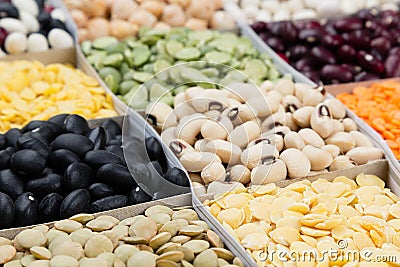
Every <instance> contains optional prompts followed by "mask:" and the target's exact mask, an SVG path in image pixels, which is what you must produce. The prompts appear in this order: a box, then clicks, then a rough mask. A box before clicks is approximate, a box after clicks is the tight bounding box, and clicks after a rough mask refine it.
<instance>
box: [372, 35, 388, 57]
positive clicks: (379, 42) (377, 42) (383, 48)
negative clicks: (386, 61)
mask: <svg viewBox="0 0 400 267" xmlns="http://www.w3.org/2000/svg"><path fill="white" fill-rule="evenodd" d="M371 48H372V49H374V50H376V51H378V52H379V54H381V55H386V54H387V53H388V52H389V50H390V48H391V43H390V41H389V40H388V39H387V38H385V37H377V38H375V39H373V40H372V41H371Z"/></svg>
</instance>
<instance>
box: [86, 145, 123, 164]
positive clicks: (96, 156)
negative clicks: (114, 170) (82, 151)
mask: <svg viewBox="0 0 400 267" xmlns="http://www.w3.org/2000/svg"><path fill="white" fill-rule="evenodd" d="M84 161H85V162H86V163H87V164H88V165H89V166H91V167H92V168H96V169H98V168H100V167H101V166H103V165H105V164H108V163H115V164H120V165H124V164H125V162H123V161H122V160H121V158H120V157H119V156H118V155H116V154H114V153H112V152H109V151H106V150H93V151H89V152H87V153H86V155H85V158H84Z"/></svg>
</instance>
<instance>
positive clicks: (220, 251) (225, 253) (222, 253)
mask: <svg viewBox="0 0 400 267" xmlns="http://www.w3.org/2000/svg"><path fill="white" fill-rule="evenodd" d="M211 250H212V251H214V252H215V253H216V254H217V256H218V258H222V259H224V260H227V261H231V260H233V258H234V257H235V256H234V255H233V254H232V252H230V251H229V250H227V249H224V248H211Z"/></svg>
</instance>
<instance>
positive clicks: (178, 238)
mask: <svg viewBox="0 0 400 267" xmlns="http://www.w3.org/2000/svg"><path fill="white" fill-rule="evenodd" d="M190 240H191V238H190V237H189V236H185V235H177V236H174V237H173V238H171V240H170V241H171V242H173V243H178V244H184V243H186V242H188V241H190Z"/></svg>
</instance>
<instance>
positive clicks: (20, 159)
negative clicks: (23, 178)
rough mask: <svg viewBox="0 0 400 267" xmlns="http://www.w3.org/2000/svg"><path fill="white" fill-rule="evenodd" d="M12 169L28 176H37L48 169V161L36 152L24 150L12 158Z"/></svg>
mask: <svg viewBox="0 0 400 267" xmlns="http://www.w3.org/2000/svg"><path fill="white" fill-rule="evenodd" d="M10 167H11V169H13V170H17V171H20V172H23V173H25V174H28V175H37V174H40V173H41V172H42V171H43V170H44V168H45V167H46V159H45V158H43V157H42V156H41V155H40V154H39V153H38V152H37V151H35V150H32V149H23V150H20V151H17V152H16V153H15V154H14V155H12V156H11V160H10Z"/></svg>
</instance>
